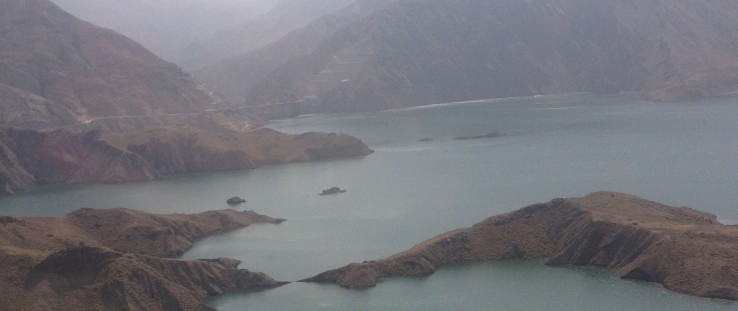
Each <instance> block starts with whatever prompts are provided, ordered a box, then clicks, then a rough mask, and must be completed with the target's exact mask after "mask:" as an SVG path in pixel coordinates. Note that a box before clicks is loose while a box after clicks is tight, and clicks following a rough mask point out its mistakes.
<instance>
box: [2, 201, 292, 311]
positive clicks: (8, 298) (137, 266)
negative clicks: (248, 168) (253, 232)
mask: <svg viewBox="0 0 738 311" xmlns="http://www.w3.org/2000/svg"><path fill="white" fill-rule="evenodd" d="M282 221H284V220H283V219H273V218H270V217H267V216H262V215H259V214H256V213H254V212H251V211H244V212H238V211H234V210H222V211H209V212H204V213H200V214H193V215H181V214H175V215H151V214H147V213H143V212H139V211H135V210H129V209H123V208H116V209H109V210H96V209H81V210H78V211H75V212H73V213H70V214H67V215H65V216H62V217H53V218H13V217H2V218H0V263H1V264H0V291H1V292H2V293H3V295H2V296H3V309H4V310H70V311H71V310H211V309H212V308H210V307H208V306H207V305H205V304H203V302H202V299H203V298H205V297H207V296H212V295H219V294H222V293H224V292H226V291H229V290H234V289H245V288H271V287H275V286H279V285H281V284H284V283H283V282H277V281H275V280H273V279H272V278H270V277H269V276H267V275H265V274H263V273H257V272H250V271H248V270H245V269H239V268H238V265H239V264H240V262H239V261H237V260H233V259H225V258H220V259H203V260H192V261H183V260H177V259H170V258H173V257H176V256H179V255H181V254H183V253H184V252H185V251H186V250H188V249H189V248H191V247H192V245H193V243H194V241H196V240H197V239H200V238H203V237H205V236H208V235H213V234H217V233H223V232H227V231H231V230H235V229H238V228H243V227H246V226H248V225H250V224H254V223H280V222H282Z"/></svg>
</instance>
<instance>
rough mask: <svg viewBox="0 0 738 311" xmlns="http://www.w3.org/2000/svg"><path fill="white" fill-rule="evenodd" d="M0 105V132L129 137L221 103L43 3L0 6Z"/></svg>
mask: <svg viewBox="0 0 738 311" xmlns="http://www.w3.org/2000/svg"><path fill="white" fill-rule="evenodd" d="M0 101H2V103H3V104H2V105H1V106H0V124H4V125H13V126H18V127H25V128H36V129H40V128H57V127H65V126H74V125H90V126H93V125H110V124H111V123H116V124H118V125H120V124H125V125H124V126H122V125H120V126H112V127H111V129H113V128H115V129H120V130H128V129H131V128H137V127H141V126H142V125H143V126H145V125H149V124H151V123H153V124H157V125H167V124H174V123H180V122H184V121H187V120H190V119H193V118H199V117H202V115H201V113H202V112H203V111H205V110H207V109H211V108H214V107H216V106H217V105H218V104H219V103H221V101H222V100H221V99H220V98H219V97H218V96H216V95H214V94H213V93H212V92H210V91H209V90H208V89H207V88H206V87H205V86H204V85H202V84H201V83H199V82H197V81H195V80H194V79H193V78H192V77H191V76H190V75H189V74H187V73H185V72H183V71H182V70H180V69H179V68H178V67H177V66H175V65H174V64H171V63H168V62H165V61H163V60H161V59H160V58H158V57H157V56H155V55H154V54H152V53H150V52H149V51H147V50H146V49H144V48H143V47H141V46H140V45H139V44H137V43H135V42H133V41H131V40H130V39H127V38H126V37H123V36H122V35H119V34H117V33H115V32H113V31H111V30H107V29H103V28H100V27H97V26H94V25H92V24H90V23H87V22H84V21H81V20H79V19H77V18H75V17H74V16H72V15H69V14H67V13H66V12H64V11H62V10H61V9H60V8H59V7H57V6H56V5H54V4H53V3H51V2H50V1H48V0H7V1H2V2H0ZM137 118H143V119H137ZM101 120H104V121H105V122H104V123H100V124H98V121H101ZM124 121H125V122H124Z"/></svg>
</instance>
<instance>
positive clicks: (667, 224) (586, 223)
mask: <svg viewBox="0 0 738 311" xmlns="http://www.w3.org/2000/svg"><path fill="white" fill-rule="evenodd" d="M737 245H738V227H736V226H726V225H722V224H720V223H718V222H717V220H716V217H715V216H714V215H711V214H708V213H704V212H700V211H696V210H693V209H690V208H686V207H669V206H665V205H662V204H659V203H656V202H652V201H648V200H644V199H641V198H638V197H635V196H631V195H626V194H620V193H611V192H598V193H593V194H590V195H587V196H585V197H582V198H569V199H555V200H552V201H551V202H548V203H542V204H535V205H531V206H528V207H525V208H523V209H520V210H518V211H515V212H512V213H509V214H504V215H500V216H495V217H491V218H488V219H486V220H484V221H482V222H480V223H478V224H476V225H474V226H472V227H470V228H466V229H459V230H455V231H451V232H447V233H444V234H442V235H439V236H437V237H434V238H432V239H430V240H427V241H425V242H422V243H420V244H418V245H416V246H414V247H413V248H411V249H409V250H407V251H405V252H402V253H399V254H396V255H393V256H391V257H388V258H386V259H382V260H375V261H368V262H363V263H354V264H350V265H348V266H345V267H342V268H339V269H336V270H332V271H327V272H324V273H322V274H319V275H317V276H314V277H312V278H309V279H306V280H303V281H307V282H321V283H335V284H338V285H340V286H342V287H346V288H352V289H356V288H366V287H371V286H375V285H376V284H377V282H378V281H379V280H380V279H382V278H387V277H397V276H413V275H415V276H417V275H429V274H432V273H433V272H435V271H436V269H438V267H440V266H443V265H447V264H455V263H469V262H478V261H489V260H511V259H537V260H545V263H546V264H548V265H592V266H599V267H606V268H610V269H613V270H615V271H616V273H617V274H618V276H620V277H622V278H625V279H635V280H642V281H647V282H656V283H659V284H662V285H663V286H664V287H666V288H668V289H671V290H674V291H677V292H681V293H686V294H690V295H695V296H700V297H711V298H721V299H728V300H738V246H737Z"/></svg>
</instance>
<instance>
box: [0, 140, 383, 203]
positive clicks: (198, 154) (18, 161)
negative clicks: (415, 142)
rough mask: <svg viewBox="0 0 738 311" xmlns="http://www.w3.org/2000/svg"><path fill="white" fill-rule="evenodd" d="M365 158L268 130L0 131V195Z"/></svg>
mask: <svg viewBox="0 0 738 311" xmlns="http://www.w3.org/2000/svg"><path fill="white" fill-rule="evenodd" d="M371 152H372V151H371V149H369V148H368V147H367V146H366V145H364V143H362V142H361V141H360V140H358V139H356V138H354V137H351V136H348V135H344V134H335V133H332V134H323V133H306V134H302V135H288V134H283V133H279V132H277V131H274V130H270V129H267V128H263V129H259V130H253V131H247V132H220V133H216V132H211V131H205V130H200V129H197V128H192V127H187V126H177V127H165V128H154V129H147V130H139V131H133V132H128V133H125V134H116V133H112V132H105V131H88V132H83V133H72V132H69V131H66V130H56V131H51V132H39V131H33V130H20V129H15V128H0V191H2V192H5V193H12V192H14V191H18V190H22V189H24V188H26V187H28V186H30V185H32V184H34V183H38V184H49V183H91V182H101V183H117V182H129V181H146V180H155V179H159V178H161V177H163V176H166V175H170V174H175V173H186V172H197V171H222V170H237V169H252V168H256V167H259V166H263V165H269V164H277V163H285V162H302V161H309V160H319V159H325V158H332V157H349V156H362V155H367V154H370V153H371Z"/></svg>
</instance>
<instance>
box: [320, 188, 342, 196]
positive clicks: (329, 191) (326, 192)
mask: <svg viewBox="0 0 738 311" xmlns="http://www.w3.org/2000/svg"><path fill="white" fill-rule="evenodd" d="M344 192H346V190H343V189H341V188H338V187H331V188H328V189H325V190H323V192H321V193H318V195H331V194H339V193H344Z"/></svg>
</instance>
